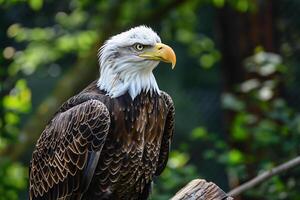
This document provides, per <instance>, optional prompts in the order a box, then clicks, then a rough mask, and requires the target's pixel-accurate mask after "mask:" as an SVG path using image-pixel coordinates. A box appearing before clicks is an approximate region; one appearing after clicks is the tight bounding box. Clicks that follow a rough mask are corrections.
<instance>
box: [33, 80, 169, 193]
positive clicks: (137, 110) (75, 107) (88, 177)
mask: <svg viewBox="0 0 300 200" xmlns="http://www.w3.org/2000/svg"><path fill="white" fill-rule="evenodd" d="M173 129H174V106H173V103H172V100H171V98H170V97H169V95H167V94H166V93H164V92H161V94H160V95H159V94H155V93H153V94H152V95H151V94H150V93H145V92H142V93H141V94H139V95H138V96H137V97H136V98H135V99H134V100H132V99H131V97H130V96H129V95H128V94H127V93H126V94H124V95H122V96H120V97H117V98H110V97H109V96H107V95H106V94H105V92H104V91H101V90H99V89H98V88H97V86H96V82H93V83H92V84H90V85H89V86H88V87H87V88H86V89H85V90H83V91H82V92H81V93H79V94H78V95H76V96H74V97H72V98H70V99H69V100H68V101H67V102H66V103H64V104H63V105H62V106H61V108H60V109H59V111H58V112H57V113H56V114H55V116H54V117H53V119H52V120H51V121H50V122H49V124H48V125H47V127H46V129H45V130H44V131H43V133H42V135H41V137H40V139H39V140H38V142H37V145H36V149H35V151H34V152H33V156H32V161H31V166H30V198H31V199H59V198H60V199H147V197H148V195H149V191H150V185H151V181H152V180H153V178H154V176H157V175H159V174H160V173H161V172H162V171H163V169H164V168H165V165H166V162H167V159H168V152H169V146H170V140H171V137H172V135H173Z"/></svg>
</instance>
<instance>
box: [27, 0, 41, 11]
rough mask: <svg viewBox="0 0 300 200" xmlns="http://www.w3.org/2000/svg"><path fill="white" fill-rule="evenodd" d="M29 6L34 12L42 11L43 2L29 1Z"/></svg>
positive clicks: (38, 0)
mask: <svg viewBox="0 0 300 200" xmlns="http://www.w3.org/2000/svg"><path fill="white" fill-rule="evenodd" d="M29 6H30V7H31V8H32V9H33V10H36V11H37V10H40V9H41V8H42V6H43V0H29Z"/></svg>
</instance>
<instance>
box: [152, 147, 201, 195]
mask: <svg viewBox="0 0 300 200" xmlns="http://www.w3.org/2000/svg"><path fill="white" fill-rule="evenodd" d="M188 161H189V155H188V154H187V153H182V152H179V151H172V152H171V153H170V158H169V161H168V165H167V168H166V169H165V170H164V172H163V173H162V175H161V176H160V178H159V180H158V181H157V182H156V181H155V182H154V188H153V193H152V195H151V199H155V200H165V199H170V198H171V197H172V196H173V195H174V194H175V193H176V192H177V191H178V190H179V189H180V188H181V187H183V186H184V185H186V184H187V183H188V182H189V181H191V180H192V179H194V178H195V177H197V170H196V168H195V166H193V165H191V164H188Z"/></svg>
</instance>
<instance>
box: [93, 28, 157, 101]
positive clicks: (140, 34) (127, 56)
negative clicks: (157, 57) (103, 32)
mask: <svg viewBox="0 0 300 200" xmlns="http://www.w3.org/2000/svg"><path fill="white" fill-rule="evenodd" d="M159 42H161V40H160V38H159V36H158V35H157V34H156V33H155V32H154V31H153V30H152V29H151V28H149V27H146V26H138V27H135V28H132V29H130V30H128V31H126V32H123V33H120V34H118V35H115V36H113V37H111V38H110V39H109V40H107V41H106V42H105V43H104V45H103V46H102V47H101V48H100V49H99V64H100V73H101V75H100V78H99V80H98V83H97V85H98V87H99V88H100V89H101V90H105V91H106V92H107V94H108V95H109V96H110V97H112V98H116V97H119V96H121V95H123V94H125V93H126V92H128V93H129V95H130V96H131V98H132V99H134V98H135V97H136V96H137V95H138V94H140V93H141V92H142V91H146V92H149V93H150V94H152V93H153V92H156V93H158V94H159V93H160V90H159V88H158V85H157V83H156V80H155V77H154V75H153V72H152V71H153V69H154V68H155V67H156V66H157V65H158V63H159V62H158V61H154V60H147V59H144V58H141V57H139V56H137V55H135V54H133V53H132V52H130V51H129V49H130V47H131V46H132V45H134V44H136V43H141V44H144V45H155V44H156V43H159Z"/></svg>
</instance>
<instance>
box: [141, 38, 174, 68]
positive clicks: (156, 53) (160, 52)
mask: <svg viewBox="0 0 300 200" xmlns="http://www.w3.org/2000/svg"><path fill="white" fill-rule="evenodd" d="M139 56H140V57H143V58H146V59H149V60H159V61H163V62H167V63H171V64H172V69H174V67H175V64H176V55H175V53H174V51H173V49H172V48H171V47H169V46H168V45H165V44H163V43H157V44H156V45H155V46H154V47H153V48H152V49H151V50H150V51H146V52H144V53H142V54H140V55H139Z"/></svg>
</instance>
